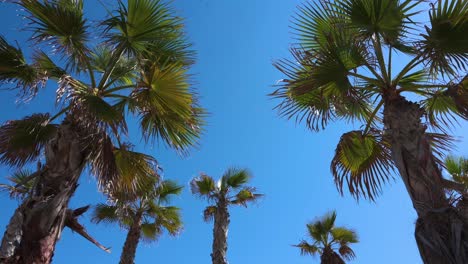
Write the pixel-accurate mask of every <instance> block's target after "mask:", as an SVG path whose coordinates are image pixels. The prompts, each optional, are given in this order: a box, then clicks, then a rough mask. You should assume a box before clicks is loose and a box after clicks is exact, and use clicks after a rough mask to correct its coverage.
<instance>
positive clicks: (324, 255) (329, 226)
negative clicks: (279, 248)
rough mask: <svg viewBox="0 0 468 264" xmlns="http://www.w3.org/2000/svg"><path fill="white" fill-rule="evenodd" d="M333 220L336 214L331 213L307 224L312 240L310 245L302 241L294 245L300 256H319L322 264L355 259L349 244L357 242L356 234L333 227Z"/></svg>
mask: <svg viewBox="0 0 468 264" xmlns="http://www.w3.org/2000/svg"><path fill="white" fill-rule="evenodd" d="M335 220H336V212H335V211H333V212H331V213H329V214H327V215H325V216H324V217H323V218H322V219H319V220H316V221H313V222H310V223H309V224H307V235H308V236H310V238H311V239H312V244H309V242H307V241H306V240H302V241H301V242H300V243H299V244H297V245H294V246H295V247H298V248H299V249H300V250H301V255H312V256H315V255H316V254H319V255H320V263H322V264H344V263H345V261H344V260H351V259H353V258H355V254H354V251H353V250H352V249H351V248H350V244H352V243H357V242H359V241H358V237H357V234H356V232H354V231H353V230H350V229H347V228H344V227H337V226H335ZM337 251H338V253H337Z"/></svg>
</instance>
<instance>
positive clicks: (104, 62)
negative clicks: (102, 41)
mask: <svg viewBox="0 0 468 264" xmlns="http://www.w3.org/2000/svg"><path fill="white" fill-rule="evenodd" d="M112 56H113V51H112V49H111V48H110V47H108V46H105V45H101V46H98V47H96V48H95V49H94V50H93V52H92V53H91V62H92V63H91V65H92V66H93V69H94V70H95V71H97V72H100V73H104V72H106V70H107V68H108V67H109V64H111V63H112V59H113V58H112ZM136 70H137V61H136V60H135V59H134V58H132V57H127V56H122V57H120V58H119V60H118V61H117V62H116V64H115V66H114V69H113V71H112V73H111V74H110V76H109V77H110V79H109V83H110V84H120V85H125V84H127V85H128V84H131V83H132V81H133V80H134V79H135V78H136Z"/></svg>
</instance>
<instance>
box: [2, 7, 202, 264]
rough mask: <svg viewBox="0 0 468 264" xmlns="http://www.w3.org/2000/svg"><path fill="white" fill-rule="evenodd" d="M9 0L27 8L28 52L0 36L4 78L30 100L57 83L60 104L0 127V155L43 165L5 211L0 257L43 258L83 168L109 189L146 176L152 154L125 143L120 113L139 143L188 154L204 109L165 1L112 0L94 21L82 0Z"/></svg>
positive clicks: (178, 25) (13, 162)
mask: <svg viewBox="0 0 468 264" xmlns="http://www.w3.org/2000/svg"><path fill="white" fill-rule="evenodd" d="M13 2H14V3H15V4H17V5H19V6H20V7H21V10H24V12H25V14H26V15H25V18H26V19H27V21H28V22H27V23H26V25H25V27H26V29H27V30H29V31H30V32H31V33H32V36H31V38H30V40H31V42H32V43H33V44H34V45H33V51H32V54H33V56H32V58H31V60H27V59H26V58H25V57H24V55H23V52H22V50H21V49H20V47H17V46H14V45H12V44H9V43H8V42H7V41H6V40H5V39H4V38H3V37H0V81H3V82H5V83H6V84H3V85H2V86H3V87H7V88H12V89H16V90H17V91H18V93H19V96H20V98H23V99H24V98H27V99H32V98H33V97H34V96H35V95H36V94H37V93H38V92H40V90H42V88H43V87H45V86H46V83H49V82H55V83H56V85H57V86H56V87H57V90H56V97H55V98H53V99H52V98H51V99H52V100H51V103H52V102H53V103H55V104H56V105H57V109H58V110H57V112H56V113H53V114H50V113H35V114H31V115H30V116H28V117H25V118H23V119H20V120H12V121H8V122H6V123H5V124H4V125H2V126H1V127H0V161H1V162H3V163H4V164H7V165H9V166H12V167H22V166H24V165H27V164H28V163H29V162H32V161H36V160H42V162H43V163H44V166H42V167H41V168H40V169H39V170H38V171H36V172H35V173H33V175H31V178H34V179H35V183H34V188H33V189H34V190H33V191H32V192H31V193H30V194H29V195H28V197H27V198H26V199H25V200H24V202H23V203H22V204H21V205H20V207H19V208H18V210H16V212H15V214H14V216H13V217H12V218H11V221H10V223H9V225H8V227H7V231H6V232H5V235H4V237H3V241H2V248H1V249H0V253H1V255H0V262H2V263H50V261H51V259H52V256H53V251H54V248H55V244H56V242H57V240H58V239H59V237H60V233H61V230H62V228H63V225H64V222H63V219H64V215H65V213H66V210H67V205H68V201H69V200H70V197H71V196H72V195H73V193H74V192H75V189H76V188H77V182H78V179H79V177H80V175H82V174H83V172H84V171H85V168H89V171H90V173H92V174H93V175H94V176H96V178H97V182H98V185H99V188H100V190H102V191H105V192H108V193H111V190H112V189H120V190H121V189H127V190H128V193H131V192H132V189H133V188H134V187H135V184H133V185H128V184H127V185H126V184H125V183H129V182H132V183H134V181H132V180H129V179H132V178H135V177H136V178H138V179H139V181H138V184H137V185H144V184H145V182H147V181H148V179H151V178H152V175H153V174H152V167H153V166H154V162H155V160H154V158H153V157H151V156H149V155H145V154H142V153H138V152H135V151H132V150H131V144H130V142H129V140H130V138H129V137H128V133H127V132H128V131H127V125H126V124H127V118H131V117H132V116H134V117H137V118H138V121H137V122H138V123H139V125H140V132H141V134H142V138H143V139H144V140H145V141H146V142H148V143H152V142H155V141H156V140H158V139H159V140H161V141H162V142H165V143H166V144H167V145H168V146H170V147H171V148H174V149H176V150H177V151H179V152H181V153H186V152H187V150H188V149H189V147H190V146H192V145H194V144H196V142H197V141H198V138H199V136H200V127H201V125H202V123H203V122H202V117H203V115H204V110H203V109H202V108H200V107H199V106H198V104H197V98H196V95H195V93H193V92H192V90H191V88H190V76H189V75H188V73H187V71H188V69H189V67H190V65H191V64H192V63H193V55H194V54H193V52H192V51H191V50H190V49H189V46H190V45H189V43H188V42H187V40H186V38H185V35H184V32H183V24H182V20H181V18H180V17H178V16H176V15H175V14H174V12H173V11H172V10H171V8H170V7H169V6H168V5H167V4H166V3H164V2H163V1H160V0H128V1H126V3H124V2H123V1H121V0H119V1H117V2H116V6H114V7H112V8H115V10H114V11H109V12H103V13H105V14H107V17H106V18H103V19H102V20H101V21H99V22H98V23H97V24H91V23H90V22H89V20H88V19H87V18H86V17H85V15H84V13H83V4H84V1H83V0H47V1H46V0H39V1H36V0H17V1H13ZM87 3H88V2H87ZM106 9H107V8H105V9H104V10H106ZM107 10H108V9H107ZM93 20H95V19H94V18H93ZM91 29H92V30H91ZM41 157H44V158H42V159H41ZM122 178H123V179H124V180H121V179H122ZM10 234H15V235H14V236H11V235H10Z"/></svg>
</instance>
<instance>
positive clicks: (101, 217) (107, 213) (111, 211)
mask: <svg viewBox="0 0 468 264" xmlns="http://www.w3.org/2000/svg"><path fill="white" fill-rule="evenodd" d="M122 217H127V218H130V215H126V216H125V213H124V212H122V210H121V209H119V208H118V207H117V206H113V205H107V204H102V203H100V204H98V205H96V207H95V208H94V211H93V216H92V221H93V222H94V223H101V222H102V223H106V224H115V223H118V224H122V221H121V219H122ZM122 227H127V225H123V226H122Z"/></svg>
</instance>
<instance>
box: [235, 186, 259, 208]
mask: <svg viewBox="0 0 468 264" xmlns="http://www.w3.org/2000/svg"><path fill="white" fill-rule="evenodd" d="M255 191H256V190H255V188H253V187H244V188H242V189H241V190H240V191H239V192H238V193H237V194H236V195H235V196H234V199H233V200H231V201H230V203H231V204H236V205H242V206H244V207H247V203H249V202H255V201H256V200H258V199H259V198H260V197H262V196H263V194H259V193H255Z"/></svg>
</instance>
